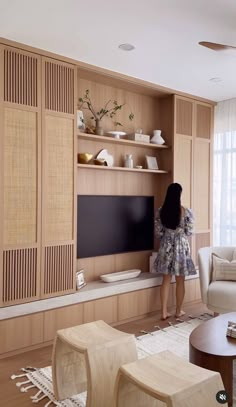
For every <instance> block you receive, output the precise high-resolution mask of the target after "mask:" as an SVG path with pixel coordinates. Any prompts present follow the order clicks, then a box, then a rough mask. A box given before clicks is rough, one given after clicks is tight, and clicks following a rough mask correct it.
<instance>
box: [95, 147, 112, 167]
mask: <svg viewBox="0 0 236 407" xmlns="http://www.w3.org/2000/svg"><path fill="white" fill-rule="evenodd" d="M96 158H99V159H103V160H104V161H106V163H107V164H104V165H107V166H108V167H112V166H113V164H114V158H113V155H112V154H109V153H108V151H107V150H106V149H105V148H104V149H102V150H101V151H99V153H98V154H97V156H96Z"/></svg>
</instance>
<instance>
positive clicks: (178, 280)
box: [175, 276, 185, 317]
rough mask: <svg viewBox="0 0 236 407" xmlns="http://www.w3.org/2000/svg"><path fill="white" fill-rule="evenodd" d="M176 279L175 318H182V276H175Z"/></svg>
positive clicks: (183, 291)
mask: <svg viewBox="0 0 236 407" xmlns="http://www.w3.org/2000/svg"><path fill="white" fill-rule="evenodd" d="M175 279H176V314H175V315H176V317H182V316H183V315H184V314H185V312H184V311H183V310H182V305H183V301H184V294H185V286H184V279H185V277H184V276H175Z"/></svg>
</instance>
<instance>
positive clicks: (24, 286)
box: [2, 248, 38, 305]
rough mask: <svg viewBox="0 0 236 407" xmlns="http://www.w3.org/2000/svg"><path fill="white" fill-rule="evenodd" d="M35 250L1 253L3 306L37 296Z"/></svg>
mask: <svg viewBox="0 0 236 407" xmlns="http://www.w3.org/2000/svg"><path fill="white" fill-rule="evenodd" d="M37 255H38V253H37V248H31V249H18V250H6V251H4V252H3V296H2V301H3V303H4V305H7V303H12V302H16V301H19V300H29V299H35V298H34V297H36V295H37Z"/></svg>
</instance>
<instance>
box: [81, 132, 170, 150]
mask: <svg viewBox="0 0 236 407" xmlns="http://www.w3.org/2000/svg"><path fill="white" fill-rule="evenodd" d="M77 136H78V138H80V139H87V140H96V141H102V142H105V143H114V144H125V145H127V146H134V147H135V146H137V147H146V148H151V149H160V150H163V149H164V150H165V149H167V148H169V146H166V145H163V144H151V143H143V142H141V141H133V140H127V139H116V138H113V137H109V136H97V135H96V134H87V133H78V134H77Z"/></svg>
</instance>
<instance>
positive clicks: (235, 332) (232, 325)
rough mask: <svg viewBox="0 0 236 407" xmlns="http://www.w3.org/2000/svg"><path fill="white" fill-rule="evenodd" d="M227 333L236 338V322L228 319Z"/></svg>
mask: <svg viewBox="0 0 236 407" xmlns="http://www.w3.org/2000/svg"><path fill="white" fill-rule="evenodd" d="M226 335H227V336H230V337H231V338H236V322H232V321H228V327H227V331H226Z"/></svg>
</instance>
